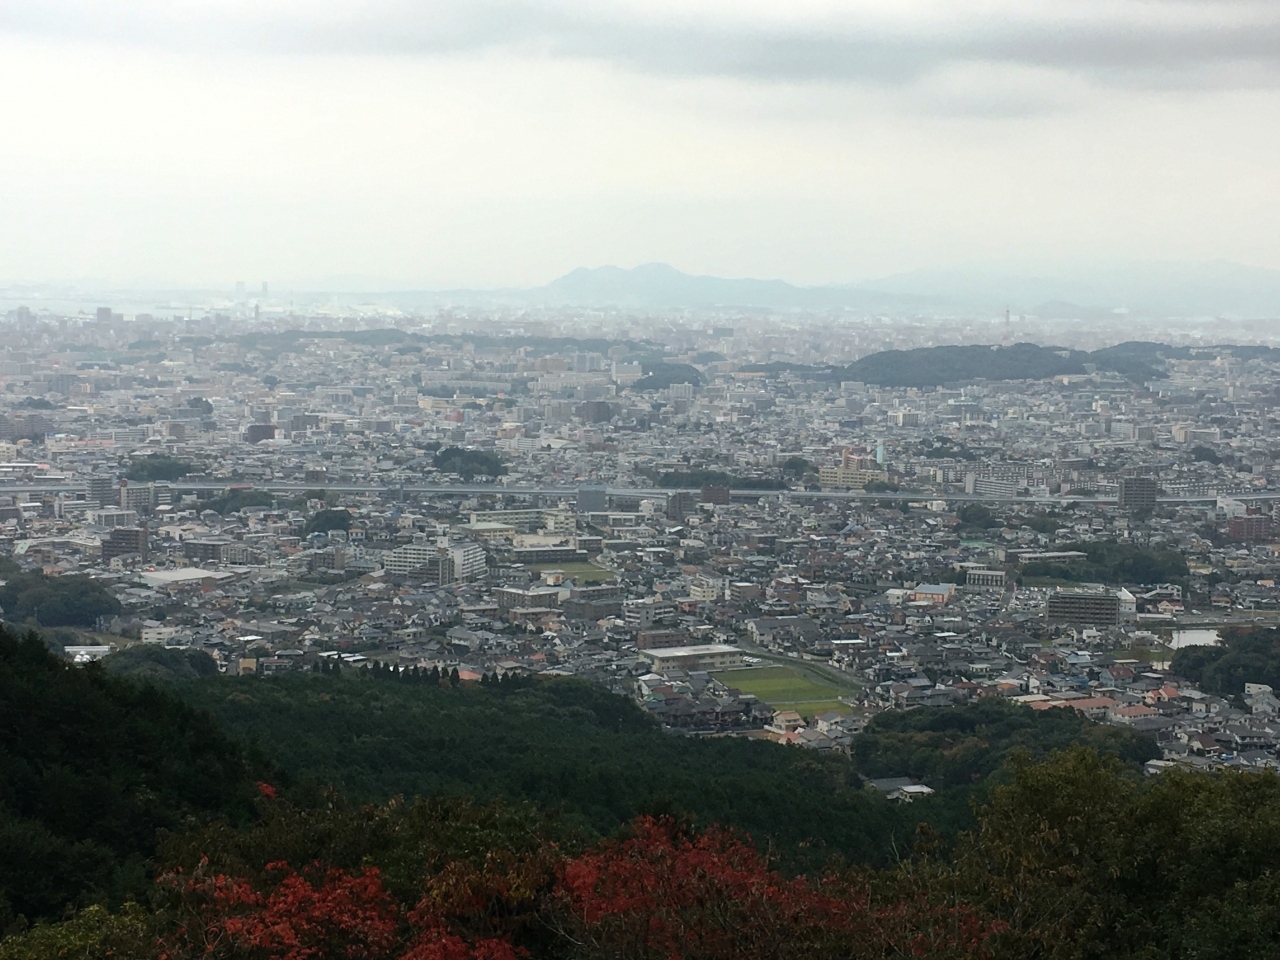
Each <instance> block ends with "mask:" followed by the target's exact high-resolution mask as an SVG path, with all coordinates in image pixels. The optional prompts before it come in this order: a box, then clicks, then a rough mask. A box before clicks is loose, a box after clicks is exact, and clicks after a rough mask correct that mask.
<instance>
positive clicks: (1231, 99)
mask: <svg viewBox="0 0 1280 960" xmlns="http://www.w3.org/2000/svg"><path fill="white" fill-rule="evenodd" d="M1278 58H1280V7H1277V6H1276V5H1274V4H1265V3H1257V2H1244V0H1241V2H1237V0H1228V2H1207V0H1153V2H1152V0H1148V2H1135V0H1122V2H1112V3H1101V2H1093V0H1089V2H1083V3H1081V2H1075V3H1070V4H1068V3H1065V2H1048V3H1041V4H1035V5H1031V4H1026V3H1014V2H1009V0H981V2H980V0H970V2H966V3H960V4H941V3H937V2H931V0H913V2H907V0H903V2H898V3H893V4H884V3H877V4H869V3H854V4H848V3H845V4H835V3H826V2H816V0H810V2H800V3H797V4H791V5H787V7H786V8H785V9H783V8H777V7H776V6H775V5H771V4H763V3H732V4H731V3H727V2H716V0H703V2H700V3H695V4H668V3H657V4H653V3H649V4H637V3H632V2H622V3H617V4H612V5H609V6H608V7H605V8H601V7H598V6H596V5H591V4H585V3H582V2H580V0H559V2H553V0H526V2H519V0H488V2H484V3H470V4H461V3H456V2H446V0H438V2H426V3H418V4H408V3H404V2H399V0H379V2H372V3H360V4H355V3H350V2H340V3H325V4H301V3H297V2H293V0H267V2H259V3H255V4H248V3H244V2H238V0H231V2H207V0H205V2H195V0H192V2H185V3H166V4H160V3H157V2H155V0H120V2H112V3H89V2H88V0H52V2H48V3H42V4H39V5H32V4H19V3H7V4H4V3H0V81H2V82H3V83H4V84H5V87H6V89H7V90H8V91H9V95H8V96H7V97H6V98H5V99H4V102H3V103H0V119H2V120H3V122H4V125H5V129H6V131H7V132H8V133H9V137H8V141H9V148H8V149H7V150H6V151H5V152H4V154H3V155H2V156H0V177H2V178H3V182H4V183H5V184H6V185H7V186H8V187H9V189H6V190H5V191H3V193H0V218H2V222H4V223H5V224H6V229H5V230H4V231H3V233H0V279H2V280H3V281H4V282H8V283H14V282H44V281H49V280H53V279H57V278H71V277H81V278H84V277H96V278H101V279H102V281H103V282H108V283H111V284H115V285H132V286H167V287H185V286H212V285H218V286H222V285H225V284H228V283H232V282H234V281H235V280H237V279H243V280H245V281H247V282H251V283H256V282H258V281H259V280H260V279H263V278H265V279H268V280H275V281H276V282H282V283H283V282H288V283H293V284H309V283H313V282H315V281H320V280H323V279H324V278H333V277H349V278H367V279H371V280H375V281H377V282H376V283H374V284H372V285H373V286H386V287H393V288H399V289H421V290H447V289H463V288H476V289H485V288H503V287H529V286H536V285H539V284H544V283H547V282H548V281H550V280H551V279H553V278H555V277H558V276H561V275H563V274H565V273H567V272H569V271H570V270H572V269H573V268H575V267H578V266H601V265H604V264H620V265H623V266H634V265H637V264H644V263H651V262H663V263H671V264H674V265H676V266H677V267H678V268H680V269H681V270H683V271H686V272H688V273H690V274H694V275H699V274H705V275H710V276H719V277H759V278H775V277H776V278H782V279H785V280H787V281H788V282H791V283H794V284H797V285H820V284H841V283H852V282H858V281H865V280H868V279H872V278H877V277H886V276H892V275H895V274H901V273H905V272H911V271H919V270H925V269H930V270H932V269H955V268H957V267H958V266H962V265H964V264H966V263H979V264H1008V263H1011V262H1015V261H1016V262H1019V263H1026V264H1045V265H1053V264H1065V263H1075V262H1082V261H1090V262H1146V261H1159V262H1179V261H1191V262H1202V261H1215V260H1227V261H1234V262H1239V263H1243V264H1247V265H1251V266H1255V267H1264V268H1269V269H1275V268H1280V236H1277V235H1276V232H1275V230H1274V229H1273V224H1274V223H1275V222H1276V219H1277V214H1280V196H1278V195H1277V191H1276V190H1275V189H1274V173H1273V158H1274V156H1275V155H1276V154H1277V149H1276V148H1277V146H1280V124H1277V123H1276V120H1277V119H1278V118H1280V89H1278V79H1277V78H1280V72H1278V71H1276V69H1275V66H1276V60H1277V59H1278Z"/></svg>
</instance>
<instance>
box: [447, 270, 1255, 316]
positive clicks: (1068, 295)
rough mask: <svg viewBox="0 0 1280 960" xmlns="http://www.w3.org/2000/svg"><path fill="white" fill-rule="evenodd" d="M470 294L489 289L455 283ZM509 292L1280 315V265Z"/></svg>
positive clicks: (747, 303)
mask: <svg viewBox="0 0 1280 960" xmlns="http://www.w3.org/2000/svg"><path fill="white" fill-rule="evenodd" d="M454 294H455V295H461V296H465V297H477V296H484V295H485V294H484V293H483V292H482V291H454ZM488 295H490V296H498V297H501V298H503V299H509V300H515V301H522V302H530V303H540V304H547V305H562V306H606V305H610V306H620V307H630V308H638V309H661V308H680V307H685V308H707V307H744V308H746V307H756V308H764V309H775V310H797V309H811V310H817V309H844V308H848V309H860V310H883V311H886V312H892V311H900V312H919V313H930V312H964V311H971V310H979V311H999V312H1002V311H1003V310H1005V309H1006V308H1009V309H1012V310H1013V311H1014V312H1015V313H1025V314H1032V315H1035V316H1041V317H1048V318H1061V319H1073V318H1074V319H1100V318H1107V317H1112V316H1115V317H1123V316H1124V315H1126V314H1127V313H1133V314H1136V315H1146V316H1219V315H1236V316H1241V317H1246V316H1247V317H1271V316H1275V317H1280V271H1277V270H1268V269H1264V268H1259V267H1248V266H1244V265H1242V264H1238V263H1229V262H1226V261H1213V262H1208V263H1172V262H1171V263H1134V264H1110V265H1103V266H1100V267H1080V268H1077V269H1075V270H1073V271H1064V272H1063V273H1061V274H1060V275H1034V274H1021V273H1017V272H1012V271H996V270H992V269H989V268H972V269H957V270H922V271H915V272H912V273H903V274H897V275H894V276H890V277H884V278H881V279H877V280H868V281H865V282H862V283H857V284H846V285H830V286H799V285H797V284H793V283H788V282H787V281H785V280H760V279H753V278H742V279H729V278H724V277H712V276H695V275H691V274H687V273H684V272H682V271H680V270H678V269H676V268H675V267H672V266H670V265H669V264H665V263H648V264H643V265H641V266H638V267H633V268H624V267H616V266H604V267H579V268H578V269H576V270H573V271H571V272H570V273H568V274H565V275H564V276H562V277H560V278H558V279H556V280H553V281H552V282H551V283H549V284H547V285H546V286H543V287H535V288H532V289H527V290H503V291H490V292H489V294H488Z"/></svg>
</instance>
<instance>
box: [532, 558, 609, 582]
mask: <svg viewBox="0 0 1280 960" xmlns="http://www.w3.org/2000/svg"><path fill="white" fill-rule="evenodd" d="M534 569H536V570H537V571H538V573H539V575H541V573H542V571H544V570H563V571H564V575H565V576H566V577H569V578H571V579H572V580H573V581H574V583H578V584H586V583H607V582H608V581H610V580H614V579H616V574H614V572H613V571H612V570H605V569H603V568H601V567H597V566H596V565H595V564H594V563H542V564H538V566H537V567H535V568H534Z"/></svg>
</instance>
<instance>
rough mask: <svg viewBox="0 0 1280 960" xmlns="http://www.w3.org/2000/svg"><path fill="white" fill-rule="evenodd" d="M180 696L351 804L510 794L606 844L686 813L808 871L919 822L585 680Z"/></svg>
mask: <svg viewBox="0 0 1280 960" xmlns="http://www.w3.org/2000/svg"><path fill="white" fill-rule="evenodd" d="M181 692H182V694H183V695H184V696H186V697H187V698H189V699H190V701H191V702H192V703H194V704H196V705H199V706H201V707H204V708H207V709H208V710H210V711H211V712H212V713H213V714H214V716H216V717H217V718H218V720H219V721H220V723H221V724H222V725H223V727H224V729H226V730H227V731H229V732H231V733H233V734H235V735H238V736H243V737H245V738H249V739H252V740H253V741H254V742H255V743H256V744H257V745H258V746H259V747H260V748H261V749H262V750H263V751H264V752H265V753H266V754H267V756H269V757H270V759H271V760H272V761H273V762H275V763H276V764H278V765H279V766H280V767H281V768H282V769H284V770H287V771H289V772H290V774H291V775H292V777H293V778H294V780H295V786H296V787H298V788H299V789H301V788H302V787H303V786H304V784H305V782H308V781H309V782H310V783H312V784H316V785H329V784H332V785H333V786H335V787H336V788H337V789H338V790H339V791H340V792H342V793H343V794H345V795H347V796H349V797H351V798H352V799H360V800H375V801H376V800H385V799H387V798H388V797H391V796H394V795H398V794H399V795H404V796H413V795H418V794H434V793H439V792H443V793H449V794H459V795H469V796H473V797H478V798H485V799H487V798H494V797H505V798H508V799H511V800H526V801H531V802H532V803H534V804H536V805H538V806H539V807H542V808H544V809H551V810H559V811H561V812H562V814H563V815H564V816H565V817H566V818H567V819H568V820H569V821H571V822H577V823H579V824H581V825H582V826H584V827H586V828H588V829H590V830H591V831H593V832H596V833H599V834H609V833H612V832H613V831H614V830H615V829H617V828H618V827H619V826H620V825H621V824H623V823H625V822H626V821H627V820H629V819H630V818H631V817H634V816H636V815H637V814H641V813H647V812H655V811H670V812H681V813H687V814H690V815H694V816H696V818H697V819H698V820H699V821H700V822H704V823H710V822H715V821H718V822H721V823H728V824H733V825H734V826H736V827H738V828H740V829H743V830H746V831H748V832H750V833H751V834H752V835H753V836H756V837H760V838H766V837H767V838H770V839H772V840H774V841H775V842H777V843H778V844H779V845H780V846H781V847H783V848H785V849H787V850H789V851H792V852H794V853H799V852H800V851H801V850H802V849H803V850H804V851H805V852H806V859H807V860H808V861H810V862H821V861H822V860H823V859H825V858H826V857H827V856H828V855H829V854H830V853H832V852H837V851H838V852H840V853H843V854H845V855H847V856H850V857H853V858H857V859H866V860H872V861H877V860H882V859H883V858H885V857H886V856H887V855H888V854H889V853H890V850H891V847H892V843H893V842H894V837H895V835H896V837H897V841H898V842H899V843H901V842H903V840H904V838H905V837H909V836H910V832H911V824H913V823H914V822H915V818H902V817H901V816H900V815H899V813H898V812H897V811H895V810H893V809H891V808H890V807H889V805H888V804H886V803H884V802H882V801H880V799H879V798H878V797H872V796H869V795H868V794H867V793H866V792H864V791H863V790H862V789H861V786H860V781H859V780H858V779H857V777H856V776H855V775H854V774H853V772H852V770H851V768H850V767H849V765H848V764H847V763H846V762H844V761H843V760H841V759H837V758H825V757H819V756H816V755H814V754H812V753H810V752H808V751H800V750H792V749H780V748H779V747H777V746H776V745H775V744H771V743H762V742H758V741H750V740H741V739H716V740H704V739H693V738H681V737H674V736H671V735H670V734H666V733H663V732H662V731H661V730H660V729H659V727H658V726H657V724H656V723H654V721H653V720H652V719H651V718H650V717H649V716H648V715H646V714H645V713H643V712H642V711H641V710H640V709H639V708H638V707H636V706H635V705H634V704H632V703H631V702H630V701H628V700H626V699H625V698H622V697H618V696H615V695H613V694H611V693H609V692H607V691H606V690H604V689H603V688H600V687H597V686H594V685H591V684H587V683H584V682H581V681H575V680H556V681H551V682H543V683H531V684H529V685H527V686H524V687H521V688H518V689H515V690H508V689H505V688H502V687H496V688H492V689H490V688H480V687H472V688H465V687H464V688H462V689H458V690H452V689H447V688H443V689H442V688H438V687H435V686H431V685H427V684H413V683H397V682H394V681H389V680H378V679H374V678H372V677H370V676H368V675H363V674H362V675H343V676H337V677H335V676H331V675H328V674H322V675H317V674H304V675H294V676H290V677H281V678H277V679H256V678H244V679H235V678H225V677H224V678H219V679H218V680H215V681H211V682H205V683H195V684H185V685H183V687H182V688H181ZM302 792H303V793H305V792H307V791H306V790H303V791H302Z"/></svg>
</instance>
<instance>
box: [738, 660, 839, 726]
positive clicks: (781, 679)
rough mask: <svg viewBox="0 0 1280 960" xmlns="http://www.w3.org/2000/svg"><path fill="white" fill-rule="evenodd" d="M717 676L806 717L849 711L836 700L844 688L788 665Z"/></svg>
mask: <svg viewBox="0 0 1280 960" xmlns="http://www.w3.org/2000/svg"><path fill="white" fill-rule="evenodd" d="M714 676H715V678H716V679H717V680H719V681H720V682H721V683H723V684H724V685H725V686H727V687H733V688H734V689H736V690H741V691H742V692H743V693H750V694H753V695H755V696H757V697H759V698H760V699H761V700H762V701H763V702H765V703H767V704H769V705H770V706H771V707H775V708H777V709H778V710H795V711H796V712H797V713H799V714H800V715H801V716H803V717H804V718H806V719H811V718H813V717H815V716H817V715H818V714H820V713H826V712H827V711H829V710H836V711H838V712H840V713H848V712H849V707H848V706H846V705H845V704H843V703H841V702H840V701H839V700H837V699H836V697H837V696H838V694H839V693H840V691H839V690H838V689H837V688H836V687H835V686H833V685H832V684H829V683H819V682H818V681H816V680H809V679H806V678H805V677H802V676H800V675H799V674H797V673H796V672H795V671H794V670H791V669H790V668H788V667H747V668H744V669H741V670H724V671H722V672H720V673H717V674H715V675H714Z"/></svg>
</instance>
